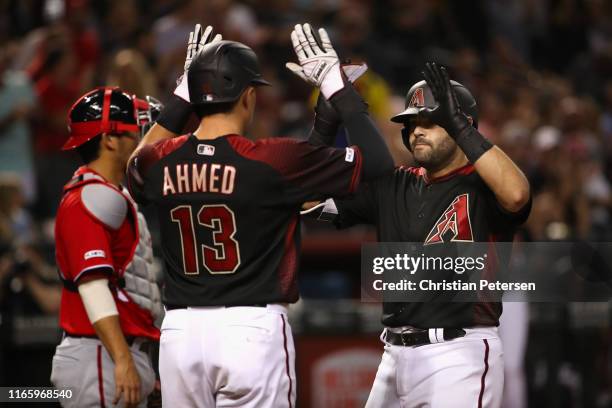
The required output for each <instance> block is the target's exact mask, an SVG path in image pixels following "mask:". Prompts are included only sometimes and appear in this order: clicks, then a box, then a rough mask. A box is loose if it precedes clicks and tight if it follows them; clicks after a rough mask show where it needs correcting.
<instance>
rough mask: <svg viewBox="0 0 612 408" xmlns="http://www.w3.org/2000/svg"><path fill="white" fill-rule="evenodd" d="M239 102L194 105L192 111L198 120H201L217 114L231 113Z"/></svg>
mask: <svg viewBox="0 0 612 408" xmlns="http://www.w3.org/2000/svg"><path fill="white" fill-rule="evenodd" d="M239 101H240V99H238V100H237V101H234V102H226V103H211V104H201V105H194V106H193V111H194V112H195V114H196V115H197V116H198V118H199V119H202V118H203V117H205V116H210V115H215V114H217V113H228V112H231V111H232V109H234V106H236V104H237V103H238V102H239Z"/></svg>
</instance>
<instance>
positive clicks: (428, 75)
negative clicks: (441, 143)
mask: <svg viewBox="0 0 612 408" xmlns="http://www.w3.org/2000/svg"><path fill="white" fill-rule="evenodd" d="M422 73H423V76H424V77H425V81H426V82H427V84H428V85H429V88H430V89H431V93H432V94H433V96H434V98H435V100H436V102H437V103H438V106H436V107H435V108H427V109H425V110H424V111H423V114H424V115H426V116H428V117H429V118H430V119H431V121H433V122H434V123H436V124H438V125H440V126H442V127H443V128H444V130H446V132H447V133H448V134H449V135H450V137H452V138H453V139H456V138H457V137H458V136H459V135H460V134H461V132H462V131H463V130H465V129H466V128H467V127H469V126H471V124H470V121H469V119H468V116H467V115H466V114H465V113H464V112H463V111H462V110H461V106H460V105H459V101H458V100H457V94H455V91H454V90H453V87H452V85H451V82H450V79H449V77H448V73H447V72H446V69H445V68H444V67H439V66H438V65H436V63H427V64H425V71H423V72H422Z"/></svg>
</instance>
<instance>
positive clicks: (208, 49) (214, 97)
mask: <svg viewBox="0 0 612 408" xmlns="http://www.w3.org/2000/svg"><path fill="white" fill-rule="evenodd" d="M250 85H251V86H254V85H255V86H256V85H270V83H269V82H268V81H266V80H265V79H263V78H262V76H261V70H260V68H259V62H258V60H257V55H255V52H254V51H253V50H252V49H250V48H249V47H247V46H246V45H244V44H241V43H239V42H235V41H219V42H216V43H213V44H208V45H205V46H204V47H203V48H202V49H201V50H200V52H199V53H198V54H196V56H195V57H194V58H193V61H191V65H189V69H188V70H187V86H188V89H189V100H190V101H191V103H192V104H194V105H201V104H211V103H225V102H234V101H236V100H238V98H239V97H240V95H241V94H242V92H243V91H244V90H245V89H246V88H247V87H248V86H250Z"/></svg>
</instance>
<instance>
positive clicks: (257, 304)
mask: <svg viewBox="0 0 612 408" xmlns="http://www.w3.org/2000/svg"><path fill="white" fill-rule="evenodd" d="M266 306H268V304H267V303H253V304H250V305H219V306H210V307H266ZM190 307H208V306H179V305H165V308H166V310H177V309H188V308H190Z"/></svg>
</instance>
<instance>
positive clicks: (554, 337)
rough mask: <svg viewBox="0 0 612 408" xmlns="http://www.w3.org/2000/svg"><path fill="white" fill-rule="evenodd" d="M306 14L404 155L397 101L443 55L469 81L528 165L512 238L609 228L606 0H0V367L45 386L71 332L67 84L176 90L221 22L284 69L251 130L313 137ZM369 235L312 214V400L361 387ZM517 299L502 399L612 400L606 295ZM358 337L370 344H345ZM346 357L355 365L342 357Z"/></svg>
mask: <svg viewBox="0 0 612 408" xmlns="http://www.w3.org/2000/svg"><path fill="white" fill-rule="evenodd" d="M301 22H310V23H311V24H312V25H314V26H324V27H326V28H327V29H328V31H329V33H330V35H331V38H332V42H333V44H334V45H335V47H336V49H337V51H338V53H339V55H340V56H341V57H342V58H350V59H351V60H352V61H366V62H367V63H368V65H369V67H370V69H369V71H368V72H367V74H366V75H365V76H364V77H362V78H361V79H360V80H359V81H358V83H357V87H358V88H359V90H360V92H361V93H362V95H363V96H364V97H365V98H366V100H367V101H368V103H369V105H370V112H371V114H372V116H373V117H374V119H375V121H376V122H377V124H378V126H379V128H380V130H381V131H382V132H383V134H384V135H385V138H386V140H387V142H388V145H389V147H390V149H391V151H392V154H393V156H394V159H395V160H396V163H397V164H410V163H411V155H410V153H409V152H408V151H407V150H406V149H405V148H404V147H403V145H402V144H401V140H400V137H399V136H400V134H399V128H398V127H397V126H396V125H394V124H392V123H391V122H390V121H389V118H390V117H391V116H392V114H393V113H395V112H397V111H399V110H401V109H402V108H403V104H404V95H405V93H406V91H407V90H408V88H409V87H410V86H411V85H412V84H413V83H414V82H416V81H419V80H421V79H422V77H421V74H420V71H421V70H422V69H423V66H424V63H425V62H426V61H437V62H439V63H441V64H443V65H445V66H447V67H448V69H449V71H450V73H451V76H452V78H453V79H455V80H458V81H460V82H462V83H463V84H464V85H465V86H467V87H468V88H469V89H470V90H471V91H472V93H473V94H474V95H475V96H476V99H477V101H478V105H479V111H480V120H479V123H480V126H479V127H480V130H481V132H482V133H483V134H484V135H486V136H487V137H489V138H490V139H491V140H492V141H493V142H495V143H497V144H498V145H499V146H500V147H502V148H503V149H504V150H505V151H506V152H507V153H508V154H509V155H510V156H511V157H512V158H513V159H514V160H515V161H516V163H517V164H518V165H519V166H520V167H521V168H522V169H523V171H524V172H525V173H526V174H527V176H528V177H529V180H530V181H531V186H532V193H533V210H532V214H531V216H530V218H529V220H528V222H527V223H526V225H525V226H524V228H523V229H522V230H521V232H520V234H519V237H518V239H520V240H523V241H547V240H554V241H557V240H558V241H568V240H579V239H584V240H593V241H602V242H603V241H609V240H610V239H611V238H612V218H611V215H612V214H611V209H612V188H611V184H610V182H611V180H612V2H610V1H608V0H472V1H469V2H468V1H459V0H457V1H452V0H388V1H373V0H269V1H254V0H250V1H249V0H246V1H237V0H96V1H93V0H89V1H88V0H0V313H1V314H0V319H1V320H0V338H1V339H2V341H1V343H0V345H1V348H0V385H30V386H33V385H48V377H49V374H50V360H51V356H52V354H53V349H54V347H55V345H56V344H57V343H58V342H59V336H60V335H61V334H60V333H59V331H58V329H57V312H58V308H59V298H60V291H61V286H60V284H59V280H58V278H57V273H56V269H55V265H54V246H53V222H54V215H55V211H56V209H57V206H58V203H59V199H60V194H61V187H62V186H63V184H64V183H65V182H66V181H67V180H68V179H69V178H70V176H71V174H72V172H73V171H74V170H75V169H76V167H77V166H78V165H79V162H78V159H77V158H76V157H75V156H72V155H70V154H66V153H63V152H60V147H61V145H62V144H63V143H64V141H65V140H66V138H67V136H68V134H67V127H66V113H67V110H68V108H69V107H70V106H71V105H72V103H73V102H74V101H75V100H76V99H77V98H78V97H79V96H80V95H81V94H82V93H84V92H85V91H87V90H89V89H91V88H92V87H95V86H100V85H118V86H121V87H122V88H123V89H124V90H126V91H128V92H131V93H135V94H137V95H139V96H140V97H143V96H144V95H151V96H155V97H157V98H158V99H160V100H162V101H163V100H165V99H167V98H168V96H169V95H170V94H171V92H172V89H173V87H174V85H175V81H176V79H177V77H178V76H179V75H180V74H181V71H182V69H183V62H184V56H185V44H186V40H187V37H188V34H189V31H191V30H192V28H193V26H194V24H195V23H201V24H202V25H207V24H211V25H213V26H214V28H215V31H216V32H220V33H222V34H223V36H224V38H226V39H231V40H237V41H241V42H244V43H245V44H248V45H249V46H251V47H252V48H253V49H254V50H255V51H256V52H257V54H258V55H259V57H260V62H261V63H262V65H263V68H264V76H265V77H266V78H267V79H268V80H269V81H270V82H272V83H273V84H274V86H273V87H266V88H260V89H259V91H258V98H259V99H258V106H257V114H256V120H255V123H254V126H253V129H252V130H251V134H250V136H252V137H254V138H260V137H271V136H274V137H297V138H306V137H307V135H308V132H309V130H310V127H311V123H312V118H313V111H312V106H313V101H314V95H313V94H312V89H311V88H309V87H308V86H307V85H306V84H304V83H303V82H302V81H301V80H299V79H298V78H294V77H293V76H292V74H291V73H290V72H289V71H288V70H286V69H285V67H284V64H285V62H287V61H292V60H294V59H295V57H294V55H293V50H292V47H291V45H290V40H289V33H290V31H291V30H292V28H293V26H294V25H295V24H296V23H301ZM342 140H343V138H342V137H341V135H340V137H339V138H338V144H339V145H341V144H342V143H343V141H342ZM145 211H146V209H145ZM152 230H153V232H155V226H154V225H153V226H152ZM374 239H375V236H374V232H373V230H372V229H370V228H365V227H364V228H356V229H352V230H349V231H342V232H337V231H335V230H333V229H332V228H330V227H328V226H322V225H319V224H315V223H310V222H306V224H305V226H304V239H303V246H304V256H303V260H302V274H301V278H300V286H301V289H302V293H303V298H304V300H303V301H301V302H300V303H299V304H298V305H297V306H295V307H294V308H293V311H292V313H293V316H292V317H293V318H292V324H293V326H294V328H295V331H296V342H297V348H298V372H299V375H300V377H299V378H298V381H299V392H300V397H299V399H300V402H301V406H316V407H324V406H334V407H345V406H346V407H352V406H360V404H361V403H362V402H363V398H364V395H365V396H367V390H368V389H369V386H370V384H371V377H372V376H373V371H372V370H375V368H376V364H377V363H378V361H379V358H380V353H381V352H382V348H381V345H380V343H378V340H377V335H376V333H377V331H378V330H379V329H380V326H379V324H378V319H379V312H380V309H379V306H378V305H367V304H361V303H360V302H359V294H360V291H359V284H360V282H359V255H360V244H361V242H362V241H364V240H374ZM158 253H159V252H158ZM351 299H352V300H351ZM509 309H512V310H508V313H507V316H508V319H510V320H512V325H511V326H510V327H514V329H512V330H507V331H506V334H504V335H505V336H506V337H507V338H509V339H510V340H508V353H507V354H508V359H507V361H506V365H507V370H508V376H507V378H508V379H509V381H508V384H509V386H511V387H515V388H512V389H511V392H510V394H509V395H511V397H510V399H507V400H506V401H507V402H506V404H507V406H516V407H521V406H527V405H529V406H534V407H539V406H544V405H547V406H549V407H609V406H612V353H610V340H611V336H610V335H611V331H610V307H609V304H607V303H603V304H602V303H591V304H531V305H527V304H523V305H522V306H518V307H514V306H511V307H510V308H509ZM313 350H315V351H313ZM359 350H370V353H373V354H367V352H364V353H365V354H364V353H362V354H361V355H357V354H355V355H353V354H344V355H342V354H337V353H342V352H347V351H348V352H355V353H358V352H359ZM332 351H333V352H334V353H336V354H334V356H333V357H334V358H335V359H334V358H331V359H330V358H328V359H327V360H326V361H325V362H324V363H323V364H321V363H320V361H319V360H320V359H321V358H323V357H322V356H325V355H326V353H327V354H329V353H331V352H332ZM300 353H301V355H302V356H304V357H300ZM351 362H352V363H351ZM347 364H348V365H347ZM351 364H353V365H355V364H356V365H357V366H359V367H361V369H362V371H359V367H357V369H354V370H353V374H354V373H355V372H360V373H362V375H361V374H360V376H355V375H353V377H351V376H350V373H347V372H346V370H344V371H343V368H342V367H347V366H348V367H353V368H354V366H351ZM372 366H373V368H372ZM515 380H516V381H515ZM317 398H318V399H317ZM513 404H514V405H513Z"/></svg>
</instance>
